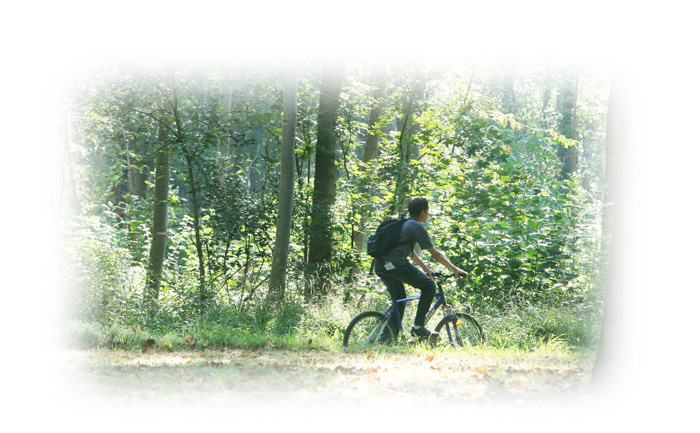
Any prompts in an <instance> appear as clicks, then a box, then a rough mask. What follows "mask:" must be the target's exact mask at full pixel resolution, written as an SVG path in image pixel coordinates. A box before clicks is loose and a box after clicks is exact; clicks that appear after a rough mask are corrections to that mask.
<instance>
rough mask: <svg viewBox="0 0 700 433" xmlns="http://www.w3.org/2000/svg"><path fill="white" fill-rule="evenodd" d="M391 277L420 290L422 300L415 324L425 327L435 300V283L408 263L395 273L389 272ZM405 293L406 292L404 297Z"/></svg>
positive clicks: (394, 271) (419, 303)
mask: <svg viewBox="0 0 700 433" xmlns="http://www.w3.org/2000/svg"><path fill="white" fill-rule="evenodd" d="M389 275H390V276H391V277H393V278H395V279H396V280H399V281H402V282H403V283H406V284H408V285H409V286H412V287H415V288H416V289H418V290H420V299H419V300H418V308H417V309H416V320H415V322H414V324H415V326H419V327H420V326H425V315H426V314H428V310H430V305H431V304H432V302H433V298H435V291H436V290H437V286H436V285H435V281H433V279H432V278H430V277H429V276H427V275H426V274H425V273H424V272H423V271H421V270H420V269H418V268H417V267H415V266H413V264H411V263H408V262H406V263H404V264H402V265H401V266H400V267H398V268H397V269H395V270H393V271H389ZM405 293H406V292H405V290H404V296H405ZM399 299H400V298H399Z"/></svg>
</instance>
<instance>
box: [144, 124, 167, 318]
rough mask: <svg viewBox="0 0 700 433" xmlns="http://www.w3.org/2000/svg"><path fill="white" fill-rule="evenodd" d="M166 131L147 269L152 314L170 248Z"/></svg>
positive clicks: (161, 133)
mask: <svg viewBox="0 0 700 433" xmlns="http://www.w3.org/2000/svg"><path fill="white" fill-rule="evenodd" d="M165 137H166V129H165V127H164V126H163V125H160V126H159V127H158V149H157V151H156V170H155V171H156V179H155V181H156V183H155V191H154V196H155V204H154V207H153V225H152V229H151V252H150V257H149V262H148V269H147V274H146V275H147V281H146V293H145V295H146V296H145V299H146V300H147V309H148V310H149V311H151V312H153V311H154V310H155V309H156V308H157V305H158V297H159V295H160V286H161V281H162V279H163V263H164V262H165V252H166V249H167V244H168V191H169V185H170V149H169V147H168V143H166V139H165Z"/></svg>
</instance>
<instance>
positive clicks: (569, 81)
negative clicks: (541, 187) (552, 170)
mask: <svg viewBox="0 0 700 433" xmlns="http://www.w3.org/2000/svg"><path fill="white" fill-rule="evenodd" d="M577 95H578V72H577V73H576V74H575V75H574V76H571V75H568V74H567V75H565V76H564V79H563V80H562V83H561V86H560V90H559V97H558V99H557V105H558V107H559V113H560V114H561V118H560V120H559V132H560V133H561V134H562V135H563V136H564V137H566V138H569V139H571V140H576V139H577V131H576V99H577ZM557 156H558V157H559V160H560V161H561V164H562V168H561V177H562V178H564V179H569V178H570V177H571V175H572V174H574V172H575V171H576V165H577V159H578V152H577V149H576V147H574V146H569V147H565V146H563V145H561V144H559V145H558V147H557Z"/></svg>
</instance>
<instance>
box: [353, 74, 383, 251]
mask: <svg viewBox="0 0 700 433" xmlns="http://www.w3.org/2000/svg"><path fill="white" fill-rule="evenodd" d="M385 85H386V83H385V79H384V77H379V78H377V80H376V83H375V87H374V90H372V108H371V109H370V111H369V119H368V122H367V135H366V138H365V145H364V148H363V150H362V163H363V167H364V170H363V171H364V174H365V176H364V177H362V178H361V179H360V184H359V187H360V194H361V200H362V201H363V203H364V202H366V201H369V198H370V195H371V188H370V186H371V185H370V182H369V179H368V177H367V175H368V174H367V172H366V167H367V164H369V163H370V162H371V161H372V160H374V159H376V158H377V157H378V156H379V138H380V136H381V135H382V130H381V127H382V122H381V116H382V112H383V111H384V110H383V107H382V103H383V101H382V99H383V97H384V86H385ZM366 222H367V212H362V213H361V215H360V224H359V227H358V230H357V232H356V233H355V234H354V236H353V244H354V247H355V250H356V251H363V250H364V247H365V235H366V230H365V224H366Z"/></svg>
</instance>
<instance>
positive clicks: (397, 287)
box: [379, 274, 406, 332]
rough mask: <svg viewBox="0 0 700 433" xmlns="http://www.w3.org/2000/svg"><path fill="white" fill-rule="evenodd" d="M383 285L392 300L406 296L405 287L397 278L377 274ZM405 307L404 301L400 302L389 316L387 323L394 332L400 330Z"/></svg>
mask: <svg viewBox="0 0 700 433" xmlns="http://www.w3.org/2000/svg"><path fill="white" fill-rule="evenodd" d="M379 277H380V278H381V279H382V281H383V282H384V285H385V286H386V289H387V291H388V292H389V296H391V300H392V301H396V300H399V299H404V298H405V297H406V288H405V286H404V284H403V283H402V282H401V281H400V280H397V279H394V278H392V277H391V276H389V275H386V274H383V275H380V276H379ZM405 309H406V303H405V302H401V303H399V304H398V305H397V306H396V310H394V314H393V315H392V316H391V317H390V318H389V323H391V325H392V326H393V328H394V329H395V330H396V332H399V331H401V330H402V329H401V321H402V320H403V312H404V310H405Z"/></svg>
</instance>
